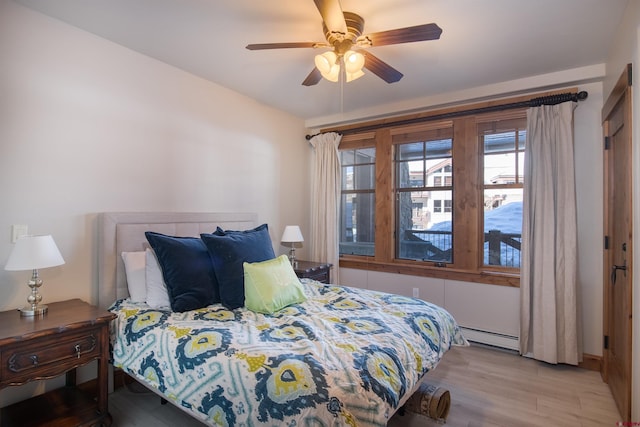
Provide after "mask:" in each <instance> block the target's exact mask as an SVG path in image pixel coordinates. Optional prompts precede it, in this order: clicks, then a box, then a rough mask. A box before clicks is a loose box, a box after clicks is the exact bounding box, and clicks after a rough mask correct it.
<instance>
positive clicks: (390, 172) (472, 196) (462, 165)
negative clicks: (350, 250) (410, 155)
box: [322, 88, 577, 287]
mask: <svg viewBox="0 0 640 427" xmlns="http://www.w3.org/2000/svg"><path fill="white" fill-rule="evenodd" d="M575 90H577V88H566V89H562V90H558V91H549V92H543V93H536V94H534V95H531V94H530V95H526V96H519V97H512V98H505V99H501V100H493V101H486V102H481V103H475V104H467V105H460V106H457V107H450V108H444V109H436V110H430V111H426V112H422V113H415V114H412V115H406V116H399V117H391V118H385V119H381V120H375V121H369V122H364V123H353V124H349V125H345V126H340V127H332V128H326V129H322V131H323V132H329V131H332V132H346V134H345V135H344V136H343V139H342V141H341V143H340V149H342V148H346V149H351V148H354V147H375V148H376V165H375V167H376V189H375V198H376V203H375V209H376V220H375V221H376V225H375V255H374V256H372V257H371V256H351V255H344V256H341V257H340V267H344V268H354V269H362V270H370V271H379V272H387V273H394V274H408V275H413V276H422V277H433V278H439V279H446V280H459V281H466V282H475V283H486V284H493V285H501V286H510V287H519V286H520V272H519V271H514V270H513V269H496V268H491V267H487V266H484V265H483V261H482V255H483V249H482V243H483V240H484V239H483V235H484V232H483V224H482V221H483V205H484V203H483V182H484V179H483V177H482V162H481V156H482V155H483V154H484V151H483V147H482V146H481V143H480V141H479V138H478V126H479V125H480V124H481V123H486V122H488V121H492V120H510V119H514V118H520V117H522V115H523V114H526V108H518V109H510V110H503V111H491V112H487V113H478V112H477V111H476V110H478V109H483V108H484V109H496V108H497V109H499V107H500V106H501V105H507V104H513V103H519V102H525V101H527V100H529V99H531V97H532V96H549V95H555V94H558V93H563V92H566V91H575ZM467 110H474V112H473V113H469V115H464V114H463V115H458V114H459V113H464V111H467ZM449 113H453V114H455V115H456V116H455V117H454V118H452V119H450V120H447V122H451V123H452V125H453V141H454V143H453V150H452V154H453V158H454V162H453V177H454V178H453V180H454V182H455V186H454V187H455V191H454V196H453V211H454V215H453V218H454V219H453V221H454V226H453V229H454V237H453V238H454V249H453V250H454V255H453V256H454V260H455V264H454V265H452V266H449V265H448V266H446V267H444V268H443V267H442V266H439V265H436V264H437V263H431V262H424V261H413V260H404V259H403V260H401V259H396V258H395V247H396V245H395V238H394V235H395V224H396V221H395V217H394V216H395V213H394V212H395V202H394V194H395V191H394V182H393V180H394V173H395V172H394V165H393V151H394V144H393V134H394V133H398V132H405V133H406V132H408V131H410V130H411V128H412V127H414V128H415V127H418V128H422V129H423V130H424V129H426V128H430V129H435V128H437V127H438V126H441V125H442V124H443V122H445V121H444V120H434V121H430V117H431V116H433V117H439V118H441V117H442V116H443V115H446V114H449ZM456 113H458V114H456ZM405 120H424V123H419V124H417V125H413V124H412V125H404V126H401V125H400V126H398V125H394V122H400V121H405ZM367 127H376V129H374V130H367V131H365V132H362V133H350V132H348V131H349V130H350V129H358V128H367ZM414 130H415V129H414ZM456 141H464V143H459V142H456ZM461 160H462V161H461ZM456 236H457V237H456ZM461 236H464V239H465V240H467V241H470V242H477V243H476V244H469V245H464V244H459V243H456V239H461V238H462V237H461Z"/></svg>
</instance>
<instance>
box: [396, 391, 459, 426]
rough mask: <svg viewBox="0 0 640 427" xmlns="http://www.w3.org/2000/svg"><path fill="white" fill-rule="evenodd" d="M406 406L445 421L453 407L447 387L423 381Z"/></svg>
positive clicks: (410, 409) (418, 412) (415, 411)
mask: <svg viewBox="0 0 640 427" xmlns="http://www.w3.org/2000/svg"><path fill="white" fill-rule="evenodd" d="M404 407H405V409H406V410H407V411H410V412H414V413H416V414H421V415H426V416H427V417H429V418H433V419H434V420H437V421H440V422H445V421H446V420H447V416H448V415H449V409H450V408H451V394H450V393H449V390H447V389H444V388H441V387H438V386H435V385H431V384H428V383H422V385H421V386H420V388H419V389H418V390H417V391H416V392H415V393H413V395H412V396H411V397H410V398H409V399H408V400H407V403H405V405H404Z"/></svg>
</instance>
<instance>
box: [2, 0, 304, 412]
mask: <svg viewBox="0 0 640 427" xmlns="http://www.w3.org/2000/svg"><path fill="white" fill-rule="evenodd" d="M304 135H305V128H304V125H303V122H302V120H300V119H298V118H295V117H293V116H290V115H287V114H284V113H282V112H280V111H278V110H274V109H272V108H269V107H266V106H264V105H261V104H258V103H257V102H255V101H254V100H252V99H249V98H246V97H244V96H241V95H239V94H237V93H234V92H232V91H230V90H227V89H225V88H223V87H220V86H218V85H215V84H213V83H210V82H207V81H205V80H203V79H200V78H198V77H195V76H193V75H191V74H187V73H185V72H183V71H181V70H179V69H176V68H173V67H170V66H168V65H166V64H164V63H161V62H159V61H156V60H154V59H151V58H148V57H145V56H142V55H140V54H138V53H135V52H133V51H131V50H128V49H125V48H123V47H121V46H119V45H116V44H114V43H111V42H108V41H106V40H104V39H100V38H98V37H95V36H93V35H90V34H88V33H85V32H83V31H81V30H78V29H76V28H74V27H71V26H69V25H66V24H64V23H62V22H60V21H56V20H54V19H51V18H48V17H45V16H44V15H41V14H39V13H37V12H34V11H32V10H30V9H26V8H24V7H22V6H20V5H18V4H16V3H14V2H12V1H9V0H0V197H1V202H0V203H1V206H2V208H1V209H0V267H2V266H4V263H5V262H6V259H7V258H8V256H9V253H10V251H11V248H12V245H11V243H10V233H11V225H12V224H27V225H28V226H29V231H30V232H31V233H32V234H49V233H50V234H52V235H53V236H54V238H55V240H56V243H57V244H58V247H59V248H60V251H61V253H62V255H63V257H64V259H65V260H66V264H65V265H63V266H60V267H55V268H50V269H46V270H42V271H41V276H42V278H43V280H44V282H45V284H44V287H43V289H42V291H41V293H42V295H43V297H44V299H45V301H59V300H64V299H69V298H81V299H83V300H86V301H89V302H93V303H95V302H97V287H96V286H97V284H96V259H95V257H96V242H95V239H96V214H97V213H98V212H102V211H209V212H218V211H226V212H229V211H236V212H237V211H247V212H257V213H258V214H259V220H260V221H261V222H266V223H268V224H269V226H270V231H271V237H272V239H273V240H274V246H275V249H276V251H279V252H281V253H285V252H286V248H284V247H281V246H280V245H279V244H278V243H277V242H278V241H279V238H280V235H281V233H282V230H283V228H284V226H285V225H286V224H300V225H301V226H302V230H303V234H304V233H306V234H308V232H307V230H308V218H309V196H308V187H309V177H308V176H307V171H308V159H309V154H308V153H309V147H308V144H307V143H306V141H305V140H304ZM306 234H305V235H306ZM304 255H305V251H304V249H303V250H301V251H300V256H301V257H304ZM29 276H30V273H29V272H7V271H4V269H3V268H0V310H9V309H15V308H18V307H21V306H23V305H25V303H26V298H27V295H28V287H27V286H26V282H27V280H28V278H29ZM16 316H18V313H17V312H16ZM42 387H43V385H41V384H37V385H33V386H31V387H29V386H27V387H21V388H15V389H14V388H11V389H7V390H3V391H2V392H1V393H0V406H4V405H5V404H7V403H8V402H11V401H13V400H16V399H18V396H20V393H32V392H34V391H33V390H35V389H38V388H42ZM21 389H26V390H27V391H20V390H21Z"/></svg>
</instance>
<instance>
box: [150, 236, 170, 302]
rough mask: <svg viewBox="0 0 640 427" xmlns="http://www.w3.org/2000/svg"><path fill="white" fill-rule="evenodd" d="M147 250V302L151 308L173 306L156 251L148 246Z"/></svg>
mask: <svg viewBox="0 0 640 427" xmlns="http://www.w3.org/2000/svg"><path fill="white" fill-rule="evenodd" d="M145 252H146V282H147V286H146V288H147V304H148V305H149V306H150V307H151V308H165V307H171V303H170V302H169V293H168V292H167V285H166V284H165V283H164V279H163V278H162V270H161V269H160V264H158V259H157V258H156V254H155V252H153V251H152V250H151V249H149V248H147V250H146V251H145Z"/></svg>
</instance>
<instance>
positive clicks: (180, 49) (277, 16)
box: [16, 0, 629, 124]
mask: <svg viewBox="0 0 640 427" xmlns="http://www.w3.org/2000/svg"><path fill="white" fill-rule="evenodd" d="M16 1H18V2H19V3H21V4H23V5H26V6H28V7H31V8H33V9H36V10H38V11H41V12H43V13H45V14H47V15H50V16H53V17H55V18H58V19H60V20H62V21H65V22H67V23H69V24H72V25H74V26H77V27H79V28H82V29H84V30H86V31H89V32H91V33H94V34H97V35H99V36H101V37H104V38H106V39H108V40H112V41H113V42H115V43H118V44H121V45H123V46H126V47H128V48H130V49H133V50H135V51H138V52H141V53H143V54H145V55H148V56H151V57H153V58H156V59H159V60H161V61H163V62H166V63H168V64H172V65H174V66H176V67H178V68H181V69H183V70H186V71H188V72H190V73H193V74H195V75H197V76H200V77H203V78H205V79H208V80H210V81H212V82H215V83H218V84H220V85H222V86H226V87H228V88H231V89H233V90H235V91H237V92H240V93H242V94H245V95H247V96H249V97H251V98H254V99H256V100H258V101H260V102H262V103H264V104H268V105H271V106H274V107H276V108H279V109H281V110H284V111H287V112H289V113H291V114H293V115H296V116H298V117H300V118H302V119H304V120H306V123H307V124H309V123H313V122H323V121H324V122H325V123H328V122H330V121H331V120H334V121H339V120H336V119H335V117H337V116H336V115H338V116H340V117H346V116H347V115H348V114H352V115H353V114H354V113H355V114H356V115H357V112H361V113H360V115H366V114H365V113H362V112H366V111H372V107H377V108H378V109H380V108H383V109H384V108H385V106H388V107H387V110H394V109H398V107H397V106H398V105H419V104H420V100H421V99H425V98H427V97H433V96H436V95H438V94H443V93H450V92H460V91H464V90H468V89H472V88H478V87H484V86H487V85H492V84H496V83H499V82H506V81H511V80H517V79H526V78H529V77H531V76H538V75H543V74H547V73H556V72H560V71H565V70H576V73H577V74H580V72H579V70H583V69H584V67H590V66H594V65H596V64H603V63H604V62H605V61H606V59H607V53H608V51H609V48H610V45H611V42H612V38H613V35H614V32H615V29H616V26H617V25H618V24H619V22H620V20H621V18H622V15H623V13H624V9H625V7H626V4H627V3H628V1H629V0H341V4H342V8H343V10H346V11H351V12H355V13H358V14H359V15H361V16H362V17H363V18H364V19H365V27H364V33H371V32H378V31H384V30H390V29H394V28H400V27H407V26H413V25H419V24H424V23H429V22H435V23H437V24H438V25H439V26H440V27H441V28H442V29H443V33H442V36H441V38H440V39H439V40H434V41H425V42H416V43H408V44H401V45H392V46H380V47H377V48H376V47H373V48H371V52H372V53H374V54H375V55H376V56H377V57H378V58H380V59H382V60H383V61H385V62H387V63H389V64H390V65H392V66H393V67H395V68H396V69H398V70H399V71H401V72H402V73H403V74H404V78H402V80H400V81H399V82H397V83H393V84H388V83H385V82H384V81H383V80H381V79H380V78H378V77H376V76H375V75H373V74H372V73H370V72H369V73H367V74H366V75H365V76H364V77H362V78H360V79H358V80H356V81H353V82H350V83H345V84H340V83H330V82H328V81H326V80H322V81H321V82H320V83H319V84H317V85H315V86H311V87H305V86H302V85H301V82H302V81H303V80H304V78H305V77H306V76H307V75H308V74H309V72H311V70H312V68H313V58H314V56H315V55H316V54H317V53H318V51H316V50H313V49H280V50H262V51H249V50H246V49H245V46H246V45H247V44H249V43H268V42H292V41H324V36H323V32H322V20H321V17H320V14H319V12H318V10H317V9H316V6H315V5H314V2H313V1H312V0H55V1H53V0H16ZM365 71H366V70H365ZM571 72H573V71H570V73H571ZM565 74H566V73H565ZM403 103H404V104H403ZM330 117H332V118H333V119H329V118H330ZM323 118H324V120H323Z"/></svg>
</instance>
